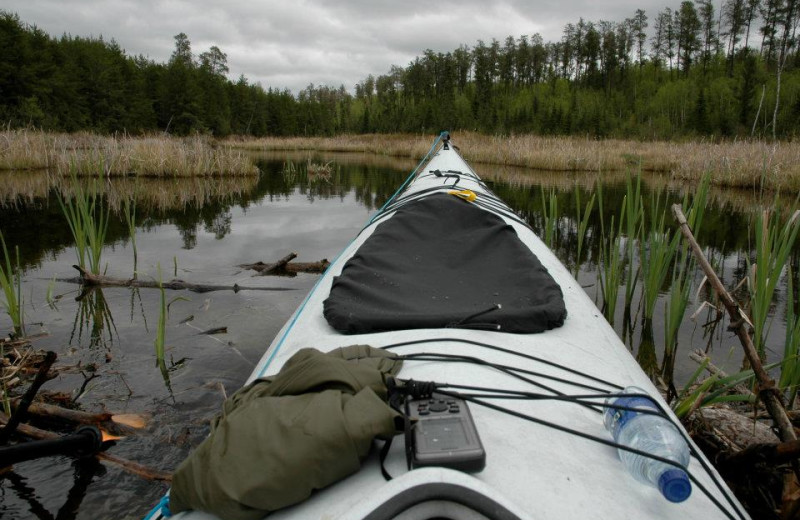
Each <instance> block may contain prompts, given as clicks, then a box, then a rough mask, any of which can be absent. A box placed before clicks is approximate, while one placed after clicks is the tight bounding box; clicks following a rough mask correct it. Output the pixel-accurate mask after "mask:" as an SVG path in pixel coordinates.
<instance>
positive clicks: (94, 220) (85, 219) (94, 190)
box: [58, 170, 110, 274]
mask: <svg viewBox="0 0 800 520" xmlns="http://www.w3.org/2000/svg"><path fill="white" fill-rule="evenodd" d="M72 186H73V193H74V197H73V198H65V197H61V196H59V197H58V203H59V205H60V206H61V210H62V211H63V213H64V216H65V217H66V218H67V223H68V224H69V229H70V232H72V237H73V239H74V240H75V252H76V254H77V256H78V265H79V266H80V267H81V268H82V269H86V262H87V260H88V262H89V271H91V272H92V273H94V274H100V264H101V259H102V254H103V246H104V242H105V238H106V232H107V230H108V220H109V213H110V209H109V208H108V207H107V206H106V207H103V206H104V204H103V197H102V196H101V195H100V194H99V193H98V192H99V189H98V187H97V180H96V179H94V180H93V181H92V186H91V189H90V190H85V189H84V188H83V186H82V185H81V183H80V182H79V181H78V178H77V175H76V174H75V170H72Z"/></svg>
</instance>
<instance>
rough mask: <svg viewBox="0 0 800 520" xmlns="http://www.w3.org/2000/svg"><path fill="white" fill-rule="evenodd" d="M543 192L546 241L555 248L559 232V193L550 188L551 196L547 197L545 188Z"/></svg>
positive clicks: (550, 246)
mask: <svg viewBox="0 0 800 520" xmlns="http://www.w3.org/2000/svg"><path fill="white" fill-rule="evenodd" d="M541 194H542V216H543V219H544V236H543V237H542V238H543V239H544V243H545V244H547V247H549V248H550V249H553V248H554V247H555V244H556V240H557V236H556V235H557V233H558V217H559V214H558V195H557V194H556V191H555V190H550V193H549V196H548V197H545V194H544V188H542V190H541Z"/></svg>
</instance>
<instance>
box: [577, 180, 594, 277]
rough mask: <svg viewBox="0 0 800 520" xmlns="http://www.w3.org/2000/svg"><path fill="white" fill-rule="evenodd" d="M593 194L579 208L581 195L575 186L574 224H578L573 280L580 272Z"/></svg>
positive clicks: (592, 205)
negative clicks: (584, 204) (575, 217)
mask: <svg viewBox="0 0 800 520" xmlns="http://www.w3.org/2000/svg"><path fill="white" fill-rule="evenodd" d="M594 201H595V194H594V193H592V195H591V197H589V201H588V202H587V203H586V207H582V206H581V193H580V190H579V189H578V187H577V186H575V208H576V216H577V219H576V222H577V223H578V233H577V235H578V236H577V247H576V253H575V278H576V279H577V278H578V273H579V272H580V270H581V263H582V262H583V258H582V256H583V241H584V240H585V238H586V230H587V228H588V226H589V218H590V217H591V216H592V208H593V207H594Z"/></svg>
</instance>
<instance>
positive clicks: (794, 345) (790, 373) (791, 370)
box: [778, 272, 800, 408]
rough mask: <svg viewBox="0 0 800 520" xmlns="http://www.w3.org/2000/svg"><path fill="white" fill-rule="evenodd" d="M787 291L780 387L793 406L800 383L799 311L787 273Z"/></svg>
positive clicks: (792, 283) (792, 284)
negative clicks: (796, 307)
mask: <svg viewBox="0 0 800 520" xmlns="http://www.w3.org/2000/svg"><path fill="white" fill-rule="evenodd" d="M788 279H789V293H788V296H787V298H786V338H785V341H784V346H783V361H782V362H781V376H780V379H779V380H778V384H779V387H780V389H781V390H782V391H783V392H784V393H785V394H786V395H787V397H788V399H787V401H786V402H787V403H788V407H789V408H794V403H795V399H796V397H797V388H798V385H800V313H798V312H797V309H795V304H794V282H793V276H792V273H791V272H790V273H789V276H788Z"/></svg>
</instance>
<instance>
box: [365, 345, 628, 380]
mask: <svg viewBox="0 0 800 520" xmlns="http://www.w3.org/2000/svg"><path fill="white" fill-rule="evenodd" d="M450 342H452V343H465V344H467V345H474V346H476V347H482V348H486V349H489V350H495V351H497V352H504V353H506V354H511V355H514V356H517V357H521V358H523V359H530V360H531V361H536V362H537V363H542V364H544V365H548V366H551V367H554V368H558V369H559V370H563V371H565V372H567V373H570V374H573V375H576V376H580V377H583V378H586V379H589V380H590V381H594V382H595V383H600V384H602V385H606V386H608V387H611V388H613V389H615V390H622V389H623V387H622V386H620V385H618V384H615V383H612V382H610V381H606V380H605V379H601V378H599V377H595V376H592V375H589V374H586V373H585V372H581V371H579V370H575V369H574V368H570V367H567V366H564V365H562V364H560V363H556V362H554V361H548V360H546V359H542V358H540V357H537V356H532V355H530V354H524V353H522V352H516V351H514V350H510V349H507V348H504V347H499V346H497V345H492V344H489V343H483V342H481V341H475V340H471V339H462V338H425V339H417V340H411V341H402V342H400V343H392V344H390V345H384V346H382V347H380V348H382V349H384V350H388V349H393V348H398V347H408V346H411V345H420V344H425V343H450ZM572 384H575V383H572ZM575 385H576V386H580V385H577V384H575Z"/></svg>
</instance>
